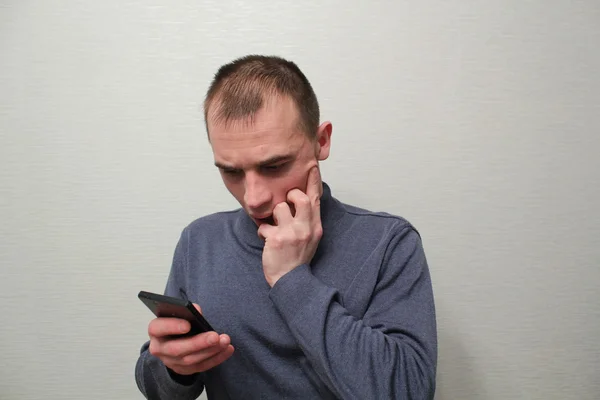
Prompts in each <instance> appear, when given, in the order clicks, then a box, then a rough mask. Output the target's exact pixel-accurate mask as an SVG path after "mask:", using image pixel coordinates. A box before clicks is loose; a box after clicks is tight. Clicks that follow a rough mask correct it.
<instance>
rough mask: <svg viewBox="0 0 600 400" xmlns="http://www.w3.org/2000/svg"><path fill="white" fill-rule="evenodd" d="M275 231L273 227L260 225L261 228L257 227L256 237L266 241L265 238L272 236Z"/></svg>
mask: <svg viewBox="0 0 600 400" xmlns="http://www.w3.org/2000/svg"><path fill="white" fill-rule="evenodd" d="M276 230H277V228H276V227H274V226H273V225H269V224H262V225H261V226H259V227H258V236H259V237H260V238H261V239H262V240H266V239H267V238H269V237H270V236H271V235H273V233H274V232H275V231H276Z"/></svg>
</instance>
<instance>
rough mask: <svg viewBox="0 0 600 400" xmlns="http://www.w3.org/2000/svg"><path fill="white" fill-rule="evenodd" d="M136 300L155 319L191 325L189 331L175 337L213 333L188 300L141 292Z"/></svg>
mask: <svg viewBox="0 0 600 400" xmlns="http://www.w3.org/2000/svg"><path fill="white" fill-rule="evenodd" d="M138 298H139V299H140V300H141V301H142V302H143V303H144V304H145V305H146V306H147V307H148V308H149V309H150V311H152V312H153V313H154V315H156V316H157V317H162V318H181V319H185V320H187V321H189V323H190V325H191V328H190V331H189V332H187V333H184V334H182V335H176V337H188V336H194V335H197V334H199V333H202V332H210V331H214V329H213V328H212V326H210V324H209V323H208V321H207V320H206V319H204V317H203V316H202V314H200V313H199V312H198V310H197V309H196V307H194V305H193V304H192V302H191V301H189V300H183V299H179V298H177V297H170V296H165V295H162V294H156V293H150V292H145V291H143V290H142V291H141V292H139V293H138Z"/></svg>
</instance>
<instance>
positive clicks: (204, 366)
mask: <svg viewBox="0 0 600 400" xmlns="http://www.w3.org/2000/svg"><path fill="white" fill-rule="evenodd" d="M234 351H235V348H234V347H233V346H232V345H229V346H227V348H226V349H225V350H223V351H221V352H219V353H217V354H215V355H214V356H212V357H211V358H208V359H206V360H204V361H203V362H201V363H200V364H198V366H199V368H200V372H204V371H206V370H209V369H211V368H214V367H216V366H217V365H219V364H222V363H223V362H225V361H227V359H229V357H231V356H232V355H233V352H234Z"/></svg>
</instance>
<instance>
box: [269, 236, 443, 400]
mask: <svg viewBox="0 0 600 400" xmlns="http://www.w3.org/2000/svg"><path fill="white" fill-rule="evenodd" d="M407 255H408V256H407ZM270 297H271V299H272V301H273V303H274V304H275V306H276V307H277V309H278V310H279V312H280V313H281V315H282V316H283V318H284V319H285V320H286V322H287V324H288V326H289V327H290V330H291V331H292V333H293V334H294V336H295V338H296V340H297V341H298V343H299V345H300V347H301V348H302V350H303V352H304V354H305V355H306V357H307V358H308V360H309V361H310V363H311V365H312V367H313V368H314V370H315V372H316V373H317V374H318V375H319V376H320V377H321V379H322V380H323V382H324V383H325V384H326V385H327V386H328V387H329V389H330V390H331V391H332V392H333V393H335V394H336V396H338V397H340V398H344V399H396V398H402V399H432V398H433V395H434V392H435V374H436V364H437V334H436V322H435V308H434V299H433V293H432V286H431V279H430V276H429V270H428V266H427V261H426V259H425V254H424V251H423V248H422V245H421V241H420V237H419V235H418V233H417V232H416V231H414V230H412V229H410V228H406V229H404V230H403V231H401V232H399V233H398V234H396V235H395V236H394V237H393V238H392V240H391V242H390V243H389V246H388V249H387V252H386V254H385V256H384V258H383V263H382V265H381V267H380V271H379V280H378V282H377V284H376V286H375V288H374V292H373V296H372V298H371V302H370V304H369V307H368V309H367V311H366V312H365V315H364V316H363V317H362V319H357V318H355V317H354V316H352V315H350V313H349V312H348V311H347V310H346V309H345V308H344V307H343V305H342V304H340V297H339V293H338V292H337V291H336V290H335V289H333V288H331V287H328V286H326V285H325V284H323V283H322V282H321V281H319V279H317V278H316V277H315V276H313V275H312V273H311V271H310V267H309V266H308V265H306V264H304V265H301V266H299V267H297V268H296V269H294V270H292V271H291V272H289V273H288V274H286V275H284V276H283V277H282V278H281V279H279V280H278V281H277V283H276V284H275V285H274V286H273V288H272V290H271V292H270Z"/></svg>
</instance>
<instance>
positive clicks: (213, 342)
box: [160, 332, 219, 358]
mask: <svg viewBox="0 0 600 400" xmlns="http://www.w3.org/2000/svg"><path fill="white" fill-rule="evenodd" d="M161 344H162V349H161V350H160V351H161V353H162V354H164V355H166V356H169V357H176V358H181V357H185V356H187V355H188V354H193V353H197V352H200V351H203V350H206V349H211V348H213V347H216V348H218V347H219V335H218V334H217V332H204V333H200V334H198V335H196V336H193V337H189V338H181V339H171V340H165V341H163V343H161Z"/></svg>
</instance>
